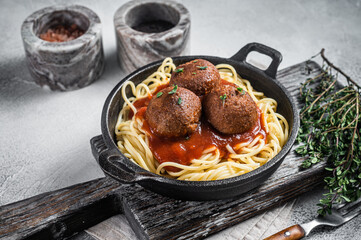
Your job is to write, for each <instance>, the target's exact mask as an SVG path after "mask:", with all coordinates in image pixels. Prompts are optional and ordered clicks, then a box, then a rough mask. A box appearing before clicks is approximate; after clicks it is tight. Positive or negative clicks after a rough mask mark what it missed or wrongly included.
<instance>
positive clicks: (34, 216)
mask: <svg viewBox="0 0 361 240" xmlns="http://www.w3.org/2000/svg"><path fill="white" fill-rule="evenodd" d="M310 67H311V72H308V71H306V68H305V64H304V63H302V64H298V65H294V66H292V67H289V68H287V69H285V70H282V71H280V72H279V74H278V79H279V81H281V82H282V83H283V84H284V85H285V86H286V88H288V89H289V91H290V92H291V94H292V95H293V96H295V98H296V97H297V95H298V88H299V86H300V83H301V82H302V81H304V80H305V79H306V78H308V77H311V76H315V75H317V74H318V73H319V72H320V68H319V66H318V65H317V64H314V63H312V64H310ZM279 104H282V103H279ZM301 162H302V159H299V158H298V157H297V156H296V155H295V153H294V151H293V150H291V151H290V153H289V154H288V155H287V157H286V158H285V160H284V162H283V163H282V165H281V167H280V168H279V169H278V170H277V171H276V172H275V174H273V175H272V176H271V177H270V179H268V180H267V181H266V182H265V183H264V184H263V185H261V186H260V187H259V188H257V189H254V190H252V191H250V192H249V193H247V194H244V195H243V196H241V197H238V198H234V199H227V200H219V201H209V202H196V201H181V200H174V199H170V198H167V197H163V196H160V195H158V194H156V193H153V192H150V191H148V190H145V189H143V188H142V187H140V186H138V185H121V184H119V183H116V182H113V181H112V180H110V179H107V178H103V179H97V180H93V181H90V182H87V183H83V184H78V185H74V186H71V187H68V188H65V189H62V190H58V191H54V192H49V193H45V194H41V195H38V196H35V197H33V198H30V199H27V200H23V201H20V202H17V203H13V204H9V205H5V206H2V207H0V238H3V239H20V238H25V237H27V238H29V239H59V238H66V237H70V236H73V234H74V233H76V232H79V231H81V230H83V229H85V228H88V227H89V226H91V225H94V224H96V223H98V222H100V221H102V220H104V219H106V218H109V217H110V216H112V215H115V214H117V213H120V212H124V214H125V216H126V218H127V219H128V221H129V223H130V226H131V227H132V228H133V230H134V232H135V233H136V235H137V237H138V238H139V239H202V238H204V237H206V236H209V235H211V234H213V233H216V232H218V231H220V230H223V229H225V228H227V227H230V226H232V225H235V224H237V223H240V222H242V221H244V220H246V219H248V218H251V217H253V216H255V215H258V214H260V213H262V212H264V211H266V210H268V209H270V208H273V207H275V206H278V205H279V204H282V203H285V202H287V201H288V200H290V199H292V198H294V197H296V196H298V195H300V194H302V193H304V192H307V191H310V189H312V188H313V187H314V186H316V185H318V184H320V183H322V178H323V177H324V176H325V172H324V170H323V169H324V163H321V164H318V165H316V166H314V167H313V168H311V169H307V170H300V169H299V166H300V164H301Z"/></svg>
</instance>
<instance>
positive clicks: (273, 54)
mask: <svg viewBox="0 0 361 240" xmlns="http://www.w3.org/2000/svg"><path fill="white" fill-rule="evenodd" d="M253 51H256V52H259V53H262V54H265V55H267V56H269V57H270V58H272V62H271V64H270V65H269V66H268V68H267V69H266V70H264V71H263V72H264V73H265V74H267V75H268V76H270V77H271V78H276V75H277V70H278V66H279V65H280V63H281V62H282V54H281V53H280V52H279V51H277V50H275V49H273V48H270V47H268V46H266V45H263V44H261V43H248V44H247V45H246V46H244V47H243V48H241V50H239V51H238V52H237V53H236V54H235V55H233V56H232V57H231V59H232V60H235V61H239V62H243V63H245V64H248V65H250V64H249V63H247V62H246V59H247V56H248V54H249V53H250V52H253ZM251 66H252V67H254V66H253V65H251Z"/></svg>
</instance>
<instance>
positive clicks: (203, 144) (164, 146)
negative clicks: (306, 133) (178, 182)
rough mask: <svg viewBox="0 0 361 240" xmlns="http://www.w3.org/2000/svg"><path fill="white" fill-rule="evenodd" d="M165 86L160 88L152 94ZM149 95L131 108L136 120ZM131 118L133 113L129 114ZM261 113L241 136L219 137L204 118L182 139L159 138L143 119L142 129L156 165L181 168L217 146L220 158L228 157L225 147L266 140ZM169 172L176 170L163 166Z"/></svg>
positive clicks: (219, 134) (144, 108)
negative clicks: (133, 108)
mask: <svg viewBox="0 0 361 240" xmlns="http://www.w3.org/2000/svg"><path fill="white" fill-rule="evenodd" d="M165 87H167V86H164V85H163V86H160V87H159V88H157V90H156V91H155V93H154V94H156V93H157V92H159V91H160V90H161V89H163V88H165ZM151 98H152V96H148V97H145V98H142V99H139V100H137V101H136V102H134V103H133V105H134V106H135V107H136V108H137V113H136V117H137V118H141V119H145V112H146V110H147V106H148V104H149V101H150V99H151ZM129 115H131V116H133V113H132V111H131V113H130V114H129ZM262 119H263V117H262V113H261V111H260V110H259V109H258V121H257V123H256V124H255V126H253V128H252V129H250V130H249V131H247V132H245V133H241V134H222V133H220V132H219V131H217V130H216V129H214V128H213V127H212V126H211V124H210V123H209V122H208V121H207V119H205V118H202V119H201V121H200V124H199V126H198V127H197V129H196V131H195V132H194V133H192V134H191V135H189V136H187V137H183V138H165V137H159V136H157V135H156V134H155V132H154V131H153V130H152V129H151V127H150V126H149V125H148V123H147V121H146V120H144V123H143V129H144V130H145V131H146V132H147V133H148V138H149V147H150V149H151V151H152V152H153V154H154V156H155V158H156V159H157V161H158V162H159V163H163V162H175V163H180V164H183V165H189V164H190V162H191V161H192V160H193V159H199V158H200V157H201V156H202V153H203V151H204V150H206V149H209V148H211V147H213V146H214V147H216V148H218V149H219V151H220V155H221V157H223V158H227V156H228V155H229V152H228V150H227V149H226V146H227V145H228V144H229V145H230V146H231V147H234V146H235V145H237V144H239V143H242V142H248V141H252V140H253V139H255V138H256V137H257V136H261V137H262V138H263V139H266V136H267V134H266V131H265V128H264V122H263V121H262ZM166 169H167V170H169V171H178V170H179V169H177V168H175V167H166Z"/></svg>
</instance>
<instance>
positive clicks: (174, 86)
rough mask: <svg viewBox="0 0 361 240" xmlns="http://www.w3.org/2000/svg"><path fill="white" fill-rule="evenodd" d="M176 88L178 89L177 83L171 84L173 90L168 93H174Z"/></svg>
mask: <svg viewBox="0 0 361 240" xmlns="http://www.w3.org/2000/svg"><path fill="white" fill-rule="evenodd" d="M177 89H178V85H177V84H175V85H173V90H172V91H170V92H169V93H168V94H174V93H176V92H177Z"/></svg>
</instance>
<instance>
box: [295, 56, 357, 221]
mask: <svg viewBox="0 0 361 240" xmlns="http://www.w3.org/2000/svg"><path fill="white" fill-rule="evenodd" d="M320 55H321V57H322V59H323V61H324V62H325V64H324V66H323V67H322V71H321V73H320V74H318V75H317V76H316V77H314V78H307V79H306V80H305V82H304V83H302V85H301V88H300V100H301V101H302V103H303V108H302V109H301V111H300V120H301V125H300V128H299V132H298V136H297V138H296V141H297V142H298V143H299V144H301V145H300V146H299V147H297V148H296V153H297V154H299V155H301V156H302V157H303V158H304V161H303V162H302V164H301V166H302V167H303V168H309V167H311V166H313V165H315V164H318V163H319V162H322V161H326V162H327V164H326V167H325V169H326V170H327V171H328V172H329V175H328V176H327V177H325V178H324V181H325V183H326V187H327V188H328V192H327V193H326V194H324V197H323V198H322V199H321V200H320V202H319V204H318V206H319V207H320V209H319V210H318V213H319V214H322V215H325V214H327V213H331V211H332V206H333V205H334V204H338V203H342V202H353V201H356V200H357V199H358V198H360V197H361V181H360V179H361V141H360V138H361V136H360V133H361V124H360V123H361V104H360V103H361V98H360V90H361V87H360V86H359V85H358V84H357V83H356V82H354V81H353V80H352V79H351V78H350V77H348V76H347V75H346V74H345V73H344V72H342V70H340V69H339V68H337V67H335V66H334V65H333V64H332V63H331V62H330V61H329V60H328V59H327V58H326V57H325V56H324V50H322V51H321V52H320ZM306 68H307V73H306V74H308V75H309V74H311V72H312V69H311V68H309V67H308V66H307V63H306ZM310 69H311V71H310ZM335 72H336V74H335V75H334V73H335ZM339 75H343V76H344V77H345V78H346V79H347V82H348V84H347V85H346V86H344V87H339V86H337V84H336V83H337V77H338V76H339ZM336 86H337V87H336Z"/></svg>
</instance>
